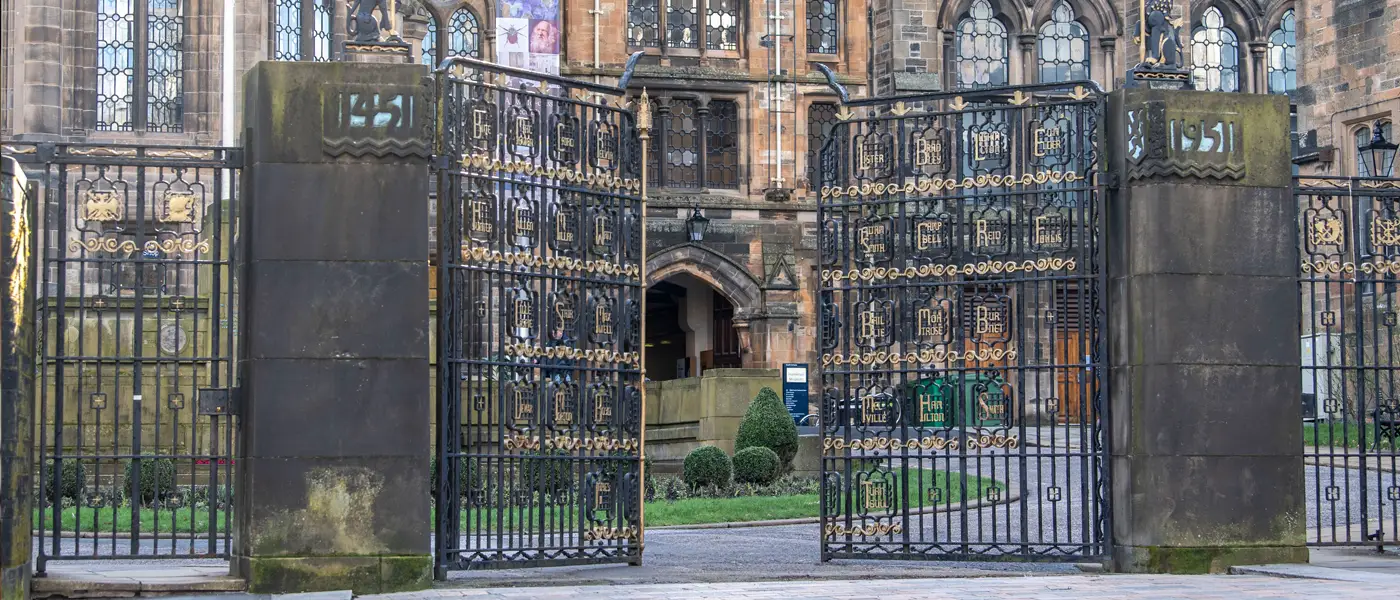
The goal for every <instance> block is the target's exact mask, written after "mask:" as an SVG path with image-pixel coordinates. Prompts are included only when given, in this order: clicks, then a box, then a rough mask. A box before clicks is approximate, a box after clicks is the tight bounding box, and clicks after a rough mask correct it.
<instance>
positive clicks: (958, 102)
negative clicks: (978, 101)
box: [948, 96, 967, 110]
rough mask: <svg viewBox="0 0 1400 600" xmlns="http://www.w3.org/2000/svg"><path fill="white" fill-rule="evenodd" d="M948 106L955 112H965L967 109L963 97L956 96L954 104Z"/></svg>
mask: <svg viewBox="0 0 1400 600" xmlns="http://www.w3.org/2000/svg"><path fill="white" fill-rule="evenodd" d="M948 106H949V108H952V109H953V110H963V109H965V108H967V102H966V101H964V100H963V97H962V96H954V97H953V102H952V104H949V105H948Z"/></svg>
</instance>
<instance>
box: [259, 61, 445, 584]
mask: <svg viewBox="0 0 1400 600" xmlns="http://www.w3.org/2000/svg"><path fill="white" fill-rule="evenodd" d="M425 74H426V73H425V71H424V69H423V67H421V66H415V65H392V64H351V63H312V62H261V63H258V64H257V65H256V66H254V67H253V69H252V70H251V71H249V73H248V74H247V76H246V81H245V99H244V113H243V114H244V130H245V132H246V133H245V136H246V137H245V146H246V148H247V151H248V157H247V163H246V164H247V168H246V169H245V172H244V184H243V193H244V194H245V195H246V196H245V197H246V198H247V199H248V200H247V203H246V206H247V212H246V213H245V214H244V216H243V219H242V225H243V230H242V235H243V236H244V239H245V240H247V248H248V255H247V256H248V260H247V274H246V277H245V279H244V284H243V287H242V291H243V295H244V305H245V310H244V314H243V323H242V327H243V330H244V340H245V357H246V358H245V361H244V362H243V364H242V376H243V380H242V384H241V386H242V392H243V405H242V421H241V424H242V426H241V430H240V433H239V435H240V442H241V444H240V450H241V455H240V456H239V457H238V464H237V467H238V475H237V477H238V479H237V486H238V488H237V491H238V509H237V511H236V512H235V513H234V514H235V515H236V519H237V521H236V523H235V528H234V534H235V536H236V539H235V554H236V556H235V558H234V563H235V564H234V568H235V570H236V571H237V572H238V574H240V575H242V576H243V577H244V578H246V579H247V581H248V585H249V591H251V592H254V593H278V592H296V591H320V590H339V589H353V590H354V591H355V592H356V593H357V594H369V593H378V592H392V591H397V590H406V589H416V588H421V587H425V586H426V585H427V584H428V582H429V579H430V577H431V571H432V570H431V554H430V546H429V534H430V531H431V527H430V522H429V516H428V492H429V487H428V460H429V458H428V449H429V426H428V408H429V407H428V401H429V400H428V384H429V376H428V264H427V257H428V189H427V186H428V172H427V159H428V157H429V146H428V144H427V142H426V140H425V139H424V131H425V126H426V124H427V123H428V122H430V121H429V119H430V117H429V115H428V110H429V109H428V106H427V103H426V101H425V100H426V91H427V88H426V87H425V85H424V81H423V77H424V75H425Z"/></svg>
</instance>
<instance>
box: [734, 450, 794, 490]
mask: <svg viewBox="0 0 1400 600" xmlns="http://www.w3.org/2000/svg"><path fill="white" fill-rule="evenodd" d="M780 467H782V463H781V462H780V461H779V460H778V454H777V453H776V452H773V451H772V450H770V449H768V448H765V447H763V446H753V447H749V448H744V449H743V450H740V451H738V452H735V453H734V480H735V481H738V482H739V483H757V484H759V485H768V484H770V483H773V482H774V481H776V480H777V479H778V473H779V472H780V470H781V469H780Z"/></svg>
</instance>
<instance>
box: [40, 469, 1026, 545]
mask: <svg viewBox="0 0 1400 600" xmlns="http://www.w3.org/2000/svg"><path fill="white" fill-rule="evenodd" d="M897 473H898V474H899V475H900V476H901V478H903V476H908V477H907V479H908V482H909V497H910V503H911V504H912V505H913V506H914V507H916V508H917V507H933V506H936V505H939V504H947V503H951V502H959V501H962V499H963V488H962V485H961V483H960V480H959V478H958V477H957V475H956V474H954V477H955V478H954V479H953V481H951V482H950V481H949V477H948V476H949V474H948V473H944V472H942V471H933V470H930V469H922V470H920V469H909V470H908V471H898V472H897ZM950 483H951V485H950ZM992 487H998V488H1000V489H1002V490H1005V489H1006V486H1005V485H1004V484H999V483H998V482H996V481H993V480H991V479H984V478H978V477H974V476H971V475H969V476H968V477H967V497H969V498H973V499H975V498H981V497H983V496H984V495H985V494H986V491H987V490H988V489H991V488H992ZM935 489H936V490H938V491H937V492H936V493H931V492H932V490H935ZM896 490H897V491H896V492H895V495H896V497H898V496H901V495H902V494H903V491H902V488H900V487H897V488H896ZM935 496H936V497H937V498H938V501H937V502H934V501H932V500H931V498H932V497H935ZM819 508H820V507H819V504H818V497H817V494H796V495H791V496H744V497H739V498H685V499H682V500H677V501H675V502H667V501H665V500H656V501H652V502H647V503H646V523H647V525H648V526H651V527H661V526H665V525H695V524H700V523H737V522H744V521H766V520H771V519H796V518H803V517H815V516H817V511H818V510H819ZM541 511H542V513H543V518H544V521H545V527H544V529H545V530H552V531H557V530H559V529H561V528H565V529H567V528H569V526H568V525H565V524H568V523H573V522H575V521H576V511H575V509H574V508H573V507H571V506H546V507H543V508H535V509H533V510H523V509H519V508H515V509H506V510H504V511H498V510H497V509H474V510H466V511H462V517H461V523H462V529H463V531H497V530H498V529H499V530H502V531H516V532H529V531H531V530H535V529H538V528H539V523H540V519H541ZM140 514H141V516H140V519H141V531H142V532H144V533H156V532H160V533H169V532H170V531H172V530H174V531H175V532H178V533H207V532H208V530H209V509H207V508H198V509H196V508H190V507H185V508H178V509H173V510H171V509H161V510H155V509H150V508H143V509H141V510H140ZM226 516H227V513H226V512H225V511H222V510H221V511H217V513H216V514H215V515H214V518H215V519H216V521H217V524H216V526H217V527H218V528H219V529H220V530H223V527H224V519H225V517H226ZM34 518H35V527H38V519H39V518H40V515H39V511H38V510H37V509H36V510H35V511H34ZM52 518H53V514H52V513H48V514H46V515H45V521H44V523H45V528H46V529H51V525H50V524H51V523H52V520H51V519H52ZM498 518H499V519H500V520H501V522H500V523H499V524H498V523H497V519H498ZM80 519H81V520H80ZM114 521H115V530H116V531H117V532H127V531H130V530H131V509H130V508H129V507H125V506H123V507H120V508H115V509H114V508H112V507H106V508H83V509H81V513H80V511H79V509H77V508H74V507H69V508H65V509H63V512H62V530H63V531H73V530H75V529H79V528H78V525H79V524H81V531H99V532H102V531H108V532H110V531H113V526H114ZM191 521H193V523H191ZM172 523H173V526H172Z"/></svg>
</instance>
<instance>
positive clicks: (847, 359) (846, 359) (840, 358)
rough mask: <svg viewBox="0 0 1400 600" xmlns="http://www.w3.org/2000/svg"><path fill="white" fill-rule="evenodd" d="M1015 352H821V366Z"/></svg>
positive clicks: (921, 362) (1007, 356) (1000, 355)
mask: <svg viewBox="0 0 1400 600" xmlns="http://www.w3.org/2000/svg"><path fill="white" fill-rule="evenodd" d="M1016 356H1017V353H1016V351H1015V350H1006V349H1003V348H983V349H980V350H968V351H967V352H959V351H957V350H921V351H918V352H910V353H908V354H900V353H898V352H893V353H892V352H884V351H880V352H871V353H869V354H851V355H845V354H823V355H822V365H823V366H843V365H851V366H857V365H864V366H871V365H899V364H910V365H925V364H931V363H948V362H955V361H959V360H963V361H969V360H972V361H989V360H1001V359H1003V358H1005V359H1009V360H1015V359H1016Z"/></svg>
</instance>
